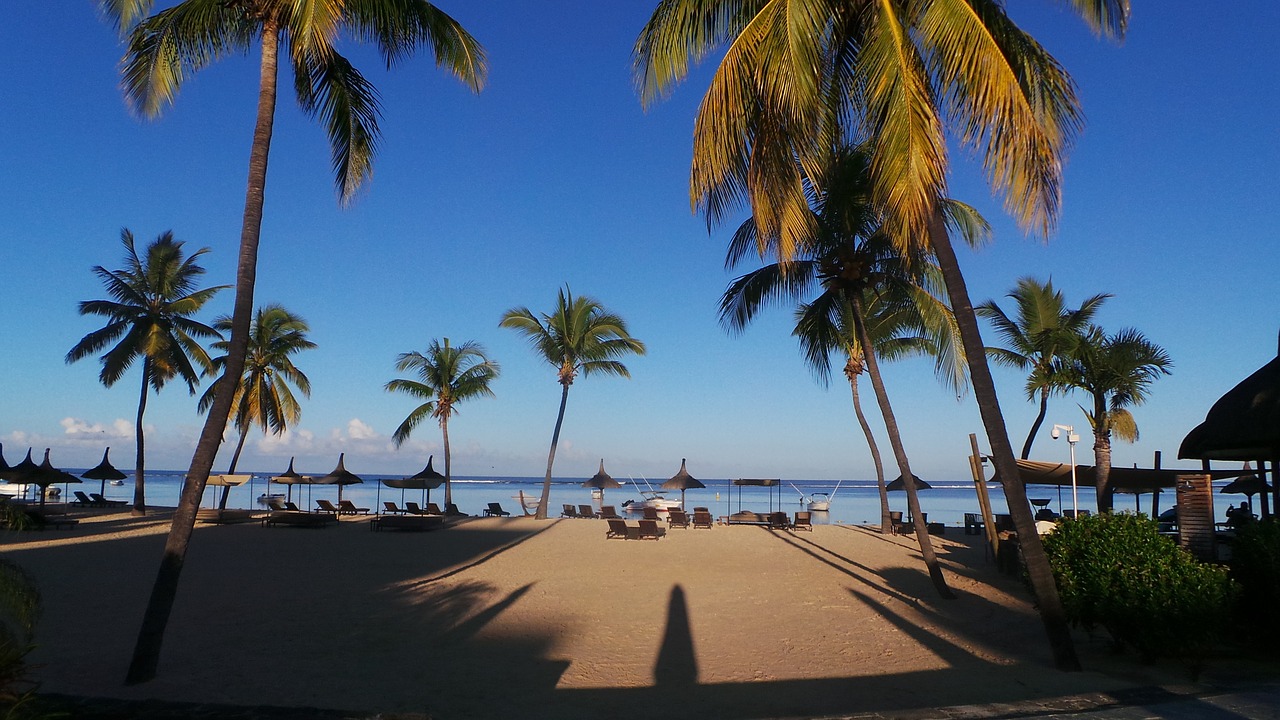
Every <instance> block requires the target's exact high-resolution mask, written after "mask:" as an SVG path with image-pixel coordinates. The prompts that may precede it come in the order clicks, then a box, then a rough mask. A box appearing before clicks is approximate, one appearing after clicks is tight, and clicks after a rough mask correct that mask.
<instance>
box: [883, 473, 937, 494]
mask: <svg viewBox="0 0 1280 720" xmlns="http://www.w3.org/2000/svg"><path fill="white" fill-rule="evenodd" d="M911 480H912V483H911V484H912V485H914V486H915V488H916V489H917V490H932V489H933V486H932V485H930V484H929V483H927V482H925V481H923V480H921V479H920V476H918V475H916V474H915V473H912V474H911ZM884 489H885V492H902V491H905V490H906V489H907V483H906V481H904V480H903V479H902V476H901V475H899V476H898V477H896V478H894V481H893V482H891V483H889V484H888V485H886V486H885V488H884Z"/></svg>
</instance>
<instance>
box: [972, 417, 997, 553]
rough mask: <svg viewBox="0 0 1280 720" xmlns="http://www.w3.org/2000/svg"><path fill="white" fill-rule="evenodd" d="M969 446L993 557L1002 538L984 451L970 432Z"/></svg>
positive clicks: (980, 507) (976, 437) (984, 523)
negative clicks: (983, 465) (986, 471)
mask: <svg viewBox="0 0 1280 720" xmlns="http://www.w3.org/2000/svg"><path fill="white" fill-rule="evenodd" d="M969 446H970V447H971V448H973V454H972V455H970V456H969V470H970V472H972V473H973V484H974V487H975V488H976V489H977V492H978V508H979V509H981V510H982V526H983V528H984V529H985V530H986V531H987V544H988V545H990V546H991V557H992V558H995V557H996V550H998V549H999V548H1000V539H999V537H997V535H996V518H995V515H994V514H993V513H992V512H991V496H990V495H989V494H987V479H986V477H985V473H983V472H982V453H981V452H979V451H978V436H977V435H975V434H974V433H969Z"/></svg>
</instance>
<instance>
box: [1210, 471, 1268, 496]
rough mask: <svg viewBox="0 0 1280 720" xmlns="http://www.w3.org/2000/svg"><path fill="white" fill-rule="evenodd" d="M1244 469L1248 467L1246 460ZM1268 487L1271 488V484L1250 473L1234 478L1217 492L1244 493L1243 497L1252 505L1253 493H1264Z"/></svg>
mask: <svg viewBox="0 0 1280 720" xmlns="http://www.w3.org/2000/svg"><path fill="white" fill-rule="evenodd" d="M1244 469H1245V470H1248V469H1249V463H1248V462H1246V463H1245V464H1244ZM1270 489H1271V486H1270V485H1268V484H1267V481H1266V480H1264V479H1262V478H1260V477H1258V476H1257V475H1252V474H1251V475H1243V476H1241V477H1238V478H1236V479H1235V480H1232V481H1231V482H1229V483H1227V484H1226V485H1224V486H1223V488H1222V489H1221V490H1219V491H1218V492H1221V493H1235V494H1237V495H1244V496H1245V497H1247V498H1249V504H1250V505H1252V504H1253V496H1254V495H1257V494H1259V493H1265V492H1266V491H1268V490H1270Z"/></svg>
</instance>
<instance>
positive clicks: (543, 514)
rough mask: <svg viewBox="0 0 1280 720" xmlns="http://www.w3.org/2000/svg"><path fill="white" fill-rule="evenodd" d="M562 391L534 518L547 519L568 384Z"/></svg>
mask: <svg viewBox="0 0 1280 720" xmlns="http://www.w3.org/2000/svg"><path fill="white" fill-rule="evenodd" d="M561 385H562V386H563V387H564V390H563V391H562V392H561V393H560V414H559V415H557V416H556V430H555V432H553V433H551V452H550V453H548V454H547V476H546V477H545V478H543V480H542V499H541V500H539V501H538V512H537V513H535V514H534V517H535V518H537V519H539V520H546V519H547V505H548V504H549V503H550V502H551V466H552V465H554V464H555V461H556V445H559V444H560V426H561V425H562V424H563V423H564V406H565V405H566V404H567V403H568V402H569V384H568V383H561Z"/></svg>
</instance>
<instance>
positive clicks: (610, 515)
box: [600, 505, 622, 520]
mask: <svg viewBox="0 0 1280 720" xmlns="http://www.w3.org/2000/svg"><path fill="white" fill-rule="evenodd" d="M600 517H601V519H604V520H613V519H617V518H621V517H622V516H621V515H619V514H618V509H617V508H615V507H614V506H612V505H605V506H602V507H601V508H600Z"/></svg>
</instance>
